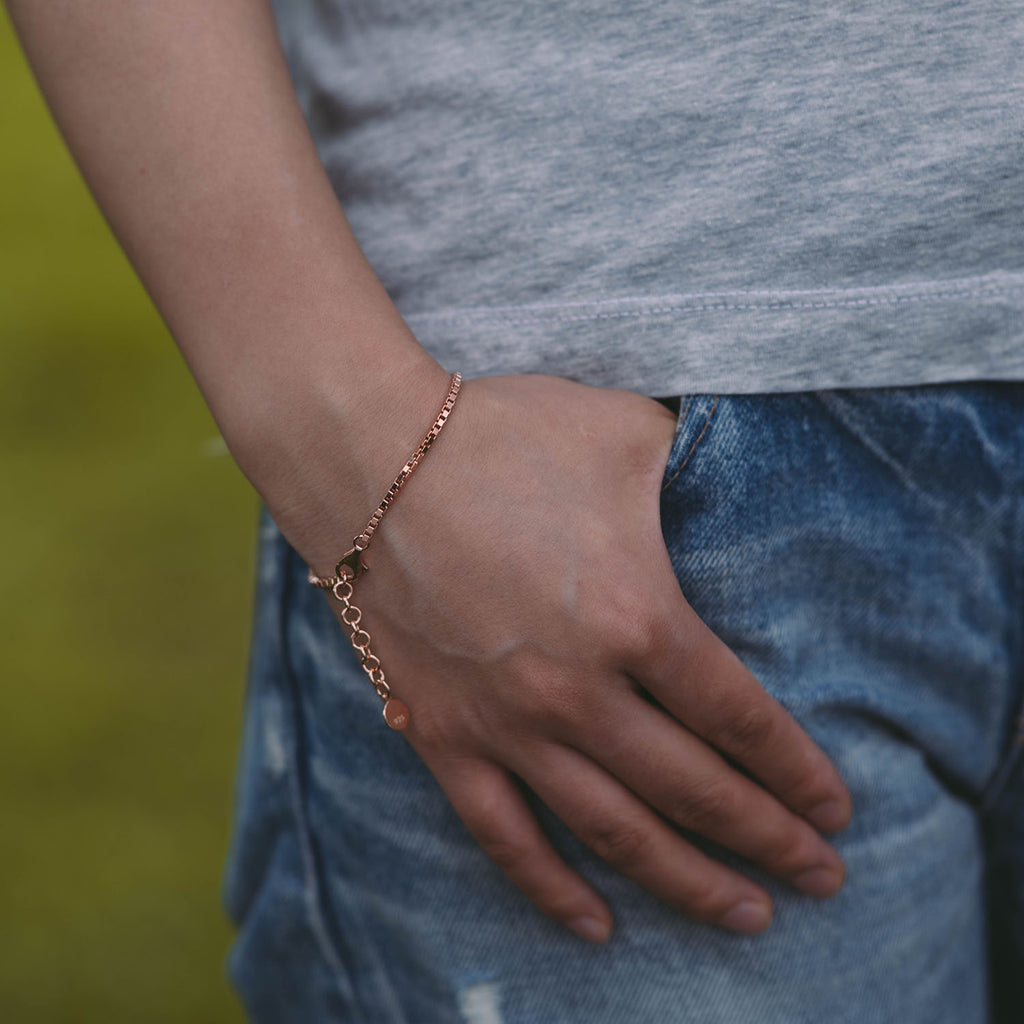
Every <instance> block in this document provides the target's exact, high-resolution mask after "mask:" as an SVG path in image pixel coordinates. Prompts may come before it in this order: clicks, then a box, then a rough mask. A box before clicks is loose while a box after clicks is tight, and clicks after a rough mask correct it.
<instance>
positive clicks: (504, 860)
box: [474, 825, 530, 873]
mask: <svg viewBox="0 0 1024 1024" xmlns="http://www.w3.org/2000/svg"><path fill="white" fill-rule="evenodd" d="M474 834H475V835H476V840H477V842H478V843H479V844H480V848H481V849H482V850H483V851H484V853H486V854H487V856H488V857H490V859H491V860H492V861H494V863H495V864H497V865H498V867H499V868H501V870H502V871H504V872H506V873H514V872H515V871H516V870H517V869H518V868H519V866H520V865H522V864H525V863H526V862H527V860H528V859H529V856H530V851H529V849H528V848H527V847H526V846H525V844H523V843H522V842H521V841H519V840H517V839H515V838H514V837H512V836H509V835H508V834H507V833H505V832H501V831H498V829H497V828H495V827H494V826H493V825H485V826H484V827H483V828H482V829H479V828H478V829H477V830H475V833H474Z"/></svg>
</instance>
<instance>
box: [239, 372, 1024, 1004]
mask: <svg viewBox="0 0 1024 1024" xmlns="http://www.w3.org/2000/svg"><path fill="white" fill-rule="evenodd" d="M661 517H662V529H663V533H664V537H665V543H666V546H667V548H668V551H669V553H670V555H671V558H672V562H673V564H674V566H675V570H676V574H677V576H678V579H679V584H680V587H681V588H682V591H683V593H684V594H685V595H686V598H687V600H688V601H689V602H690V604H691V605H692V606H693V608H694V609H695V610H696V612H697V613H698V614H699V615H700V616H701V618H702V619H703V620H704V621H705V622H706V623H707V625H708V626H709V627H710V628H711V629H712V630H713V631H714V632H715V633H717V634H718V636H720V637H721V638H722V639H723V640H724V641H725V642H726V643H727V644H728V645H729V646H730V647H731V648H732V649H733V650H734V651H735V652H736V653H737V655H738V656H739V657H740V659H741V660H742V661H743V662H744V663H745V664H746V665H747V667H748V668H750V670H751V671H752V672H753V673H754V675H755V676H756V677H757V678H758V680H759V681H760V682H761V683H762V685H763V686H764V687H765V688H766V689H767V690H769V691H770V692H771V693H772V694H773V695H774V696H775V697H776V698H777V699H778V700H779V701H781V702H782V703H783V704H784V705H785V706H786V707H787V708H788V710H789V711H790V713H791V714H792V715H793V716H794V717H795V718H796V719H797V720H798V721H799V722H800V723H801V725H802V726H803V727H804V728H805V729H806V730H807V732H808V733H809V734H810V736H811V737H812V738H813V739H814V740H815V741H816V742H817V743H818V744H819V745H820V746H821V747H822V749H823V750H824V751H825V752H826V753H827V754H828V755H829V756H830V757H831V758H832V760H833V761H834V763H835V764H836V766H837V768H838V770H839V772H840V774H841V775H842V777H843V779H844V780H845V782H846V784H847V786H848V787H849V789H850V791H851V793H852V795H853V802H854V815H853V821H852V823H851V825H850V826H849V828H848V829H846V830H845V831H844V832H842V833H839V834H838V835H836V836H834V837H832V839H831V841H833V842H834V844H835V846H836V848H837V849H838V850H839V852H840V853H841V854H842V856H843V858H844V860H845V862H846V866H847V880H846V884H845V886H844V887H843V889H842V890H841V891H840V892H839V894H838V895H837V896H836V897H834V898H833V899H831V900H826V901H818V900H814V899H812V898H811V897H808V896H804V895H801V894H800V893H799V892H797V891H796V890H794V889H791V888H790V887H789V886H788V885H786V884H785V883H783V882H780V881H777V880H775V879H774V878H772V877H771V876H769V875H767V874H766V873H765V872H763V871H761V870H759V869H758V868H757V867H755V866H753V865H750V864H749V863H747V862H745V861H744V860H743V859H742V858H741V857H739V856H738V855H734V854H732V853H731V852H730V851H725V850H721V849H716V848H714V847H713V846H712V844H710V843H704V842H703V841H702V840H701V839H700V838H699V837H698V838H697V839H696V840H695V841H696V842H697V843H698V845H703V847H704V848H705V849H706V850H713V851H714V852H715V855H717V856H719V857H721V858H722V859H723V860H724V861H725V862H726V863H729V864H731V865H733V866H735V867H738V868H739V869H740V870H742V871H745V872H746V873H747V874H748V875H749V876H750V877H752V878H754V879H755V880H756V881H757V882H758V883H759V884H761V885H763V886H764V887H765V888H766V889H767V890H768V891H769V892H770V893H771V895H772V897H773V900H774V904H775V915H774V918H773V922H772V924H771V926H770V927H769V929H768V931H767V932H765V933H763V934H761V935H754V936H742V935H738V934H735V933H731V932H727V931H724V930H722V929H719V928H716V927H714V926H711V925H705V924H700V923H697V922H695V921H692V920H690V919H689V918H687V917H685V916H683V915H682V914H681V913H679V912H677V911H675V910H673V909H671V908H670V907H668V906H667V905H666V904H664V903H662V902H661V901H660V900H658V899H657V898H655V897H654V896H653V895H651V894H649V893H648V892H647V891H646V890H644V889H642V888H640V887H639V886H638V885H637V884H636V883H634V882H632V881H631V880H629V879H627V878H626V877H624V876H623V875H621V874H618V873H617V872H616V871H614V870H613V869H612V868H611V867H610V866H609V865H607V864H606V863H605V862H604V861H602V860H601V859H600V858H598V857H597V856H596V855H594V854H593V853H591V852H590V850H589V849H588V848H587V847H585V846H584V845H583V844H582V843H581V842H580V841H579V840H578V839H576V837H575V836H574V835H573V834H572V833H571V832H570V831H569V830H568V828H567V827H566V826H565V825H563V824H562V822H561V821H560V820H559V819H557V818H556V817H555V816H554V815H553V814H552V813H550V812H549V811H548V810H547V809H546V808H545V806H544V805H543V804H541V803H540V802H539V800H537V799H536V798H535V797H534V796H533V794H532V793H530V792H529V791H526V793H527V797H528V799H529V800H530V801H531V806H532V807H533V808H534V810H535V811H536V814H537V815H538V817H539V819H540V821H541V824H542V825H543V827H544V828H545V830H546V831H547V833H548V835H549V836H550V837H551V839H552V842H553V843H554V845H555V847H556V848H557V849H558V850H559V852H560V853H561V854H562V855H563V856H564V858H565V859H566V861H567V862H568V863H569V864H570V865H571V866H573V867H574V868H576V869H577V870H578V871H579V872H580V873H582V874H583V875H584V876H585V877H586V878H587V879H588V880H590V881H591V882H592V883H593V884H594V886H595V887H596V888H597V889H598V891H600V892H601V893H602V894H603V896H604V897H605V899H606V900H607V901H608V903H609V905H610V907H611V909H612V913H613V914H614V917H615V922H616V924H615V931H614V933H613V935H612V938H611V939H610V940H609V942H608V943H607V944H606V945H604V946H594V945H590V944H588V943H586V942H585V941H583V940H581V939H579V938H577V937H576V936H574V935H573V934H572V933H571V932H569V931H567V930H566V929H565V928H564V927H563V926H561V925H559V924H556V923H554V922H553V921H551V920H549V919H548V918H546V917H544V916H543V915H542V914H541V913H540V912H539V911H537V910H536V909H535V908H534V907H533V905H532V904H530V903H529V902H528V901H527V900H526V898H525V897H524V896H523V895H522V894H521V893H520V892H519V890H518V889H516V888H515V887H514V886H513V885H512V884H511V883H510V882H509V881H508V880H507V879H506V878H505V876H504V875H503V874H502V872H501V871H500V870H499V869H498V868H497V867H496V866H495V865H494V864H493V863H492V862H491V861H490V860H489V859H488V858H487V857H486V855H485V854H484V853H483V852H482V850H481V849H480V848H479V847H478V846H477V844H476V842H475V841H474V840H473V838H472V837H471V836H470V835H469V833H468V831H467V830H466V829H465V827H464V826H463V824H462V822H461V821H460V819H459V818H458V817H457V815H456V814H455V812H454V810H453V809H452V808H451V806H450V805H449V803H448V801H447V799H446V798H445V796H444V794H443V792H442V791H441V789H440V787H439V786H438V785H437V783H436V782H435V781H434V779H433V776H432V775H431V774H430V772H429V771H428V770H427V768H426V767H425V765H424V764H423V763H422V762H421V761H420V759H419V757H418V756H417V755H416V753H415V752H414V751H413V750H412V748H411V747H409V746H408V744H406V743H405V742H404V741H403V739H402V737H401V735H400V734H398V733H395V732H392V731H391V730H389V729H388V728H387V727H386V726H385V725H384V722H383V720H382V718H381V714H380V699H379V698H378V697H377V695H376V693H375V692H374V690H373V687H372V686H371V684H370V683H369V681H368V680H367V678H366V676H365V674H364V673H363V672H362V670H361V669H360V667H359V665H358V662H357V660H356V657H355V655H354V652H353V651H352V648H351V647H350V645H349V642H348V640H347V638H346V637H345V635H344V633H343V632H342V630H341V628H340V626H339V625H338V623H337V621H336V620H335V618H334V616H333V614H332V612H331V610H330V607H329V605H328V603H327V601H326V600H325V599H324V597H323V595H322V594H321V593H319V592H318V591H315V590H314V589H313V588H312V587H310V586H308V585H307V583H306V581H305V571H306V570H305V566H304V565H303V564H302V562H301V560H300V559H299V557H298V556H297V555H296V554H295V552H294V551H293V550H292V549H291V548H290V546H289V545H288V543H287V542H286V541H285V540H284V538H283V537H282V536H281V534H280V533H279V532H278V530H277V529H276V527H275V525H274V523H273V522H272V520H271V519H270V518H269V516H267V514H266V513H265V512H264V513H263V516H262V520H261V525H260V552H259V574H258V590H257V596H256V607H255V624H254V635H253V646H252V653H251V660H250V678H249V691H248V698H247V707H246V717H245V734H244V742H243V750H242V755H241V762H240V774H239V782H238V789H237V806H236V819H235V832H234V841H233V845H232V850H231V854H230V860H229V865H228V871H227V878H226V886H225V890H226V902H227V906H228V909H229V912H230V914H231V916H232V918H233V919H234V920H235V922H236V923H237V925H238V929H239V930H238V935H237V939H236V942H235V944H234V947H233V949H232V952H231V954H230V958H229V971H230V974H231V977H232V980H233V983H234V984H235V986H236V988H237V989H238V991H239V993H240V994H241V997H242V999H243V1001H244V1003H245V1005H246V1007H247V1009H248V1011H249V1013H250V1015H251V1018H252V1020H253V1021H255V1022H260V1024H265V1022H302V1024H313V1022H316V1024H329V1022H340V1021H353V1022H356V1021H358V1022H367V1024H399V1022H406V1024H496V1022H503V1024H673V1022H687V1024H689V1022H694V1024H802V1022H808V1024H812V1022H813V1024H824V1022H827V1024H847V1022H849V1024H872V1022H878V1024H882V1022H885V1024H974V1022H984V1021H999V1022H1007V1024H1009V1022H1010V1021H1020V1020H1021V1019H1024V984H1022V980H1021V976H1022V974H1024V971H1022V966H1024V769H1022V761H1024V759H1022V758H1021V757H1020V756H1019V755H1020V752H1021V750H1022V749H1024V731H1022V719H1021V717H1020V716H1021V712H1022V691H1024V383H1010V382H1001V383H993V382H973V383H954V384H939V385H923V386H916V387H893V388H872V389H853V390H829V391H817V392H795V393H783V394H755V395H740V394H736V395H694V396H683V397H682V401H681V405H680V410H679V416H678V422H677V427H676V437H675V442H674V445H673V448H672V453H671V456H670V458H669V461H668V464H667V465H666V467H665V473H664V477H663V490H662V502H661ZM688 838H692V837H689V836H688Z"/></svg>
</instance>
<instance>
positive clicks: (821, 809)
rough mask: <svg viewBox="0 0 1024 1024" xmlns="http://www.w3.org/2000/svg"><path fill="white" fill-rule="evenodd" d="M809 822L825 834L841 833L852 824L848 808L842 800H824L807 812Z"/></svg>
mask: <svg viewBox="0 0 1024 1024" xmlns="http://www.w3.org/2000/svg"><path fill="white" fill-rule="evenodd" d="M807 820H808V821H809V822H810V823H811V824H812V825H814V827H815V828H820V829H821V830H822V831H824V832H840V831H842V829H844V828H846V826H847V825H849V823H850V818H849V815H848V814H847V813H846V806H845V804H843V803H842V801H840V800H824V801H822V802H821V803H820V804H818V806H817V807H815V808H814V809H813V810H811V811H808V812H807Z"/></svg>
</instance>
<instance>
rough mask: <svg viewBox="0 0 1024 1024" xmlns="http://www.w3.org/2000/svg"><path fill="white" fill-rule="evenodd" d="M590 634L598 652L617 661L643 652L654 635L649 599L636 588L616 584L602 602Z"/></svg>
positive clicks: (624, 584)
mask: <svg viewBox="0 0 1024 1024" xmlns="http://www.w3.org/2000/svg"><path fill="white" fill-rule="evenodd" d="M593 631H594V634H595V636H596V638H597V639H598V642H599V643H600V645H601V647H602V648H604V649H605V650H608V651H611V652H612V653H613V654H615V655H618V656H620V657H625V658H629V657H631V656H633V655H635V654H637V653H642V652H645V651H647V650H648V649H649V647H650V645H651V643H652V642H653V641H654V639H655V637H654V633H655V632H656V627H655V624H654V620H653V616H652V614H651V600H650V596H649V595H648V594H647V593H645V592H644V590H643V589H641V588H640V587H637V586H631V585H629V584H626V583H617V584H616V585H615V587H614V588H613V590H612V591H611V592H610V593H609V594H608V595H607V597H606V598H605V600H604V601H603V602H602V606H601V611H600V613H599V614H598V615H597V616H596V618H595V621H594V623H593Z"/></svg>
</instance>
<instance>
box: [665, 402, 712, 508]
mask: <svg viewBox="0 0 1024 1024" xmlns="http://www.w3.org/2000/svg"><path fill="white" fill-rule="evenodd" d="M720 397H721V396H720V395H709V394H699V395H698V394H694V395H680V397H679V412H678V414H677V415H676V432H675V436H674V438H673V439H672V450H671V452H670V453H669V457H668V461H667V462H666V463H665V470H664V472H663V473H662V477H661V488H660V489H661V491H662V493H664V492H665V491H667V490H669V488H670V487H672V486H673V485H675V484H676V482H677V480H678V478H679V476H680V474H682V472H683V471H684V470H685V469H686V467H687V466H688V465H689V463H690V460H691V459H692V458H693V456H694V455H695V453H696V451H697V449H698V448H699V447H700V445H701V444H702V443H703V442H704V441H705V439H706V438H707V436H708V433H709V431H710V428H711V423H712V420H713V419H714V415H715V409H716V407H717V406H718V402H719V399H720Z"/></svg>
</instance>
